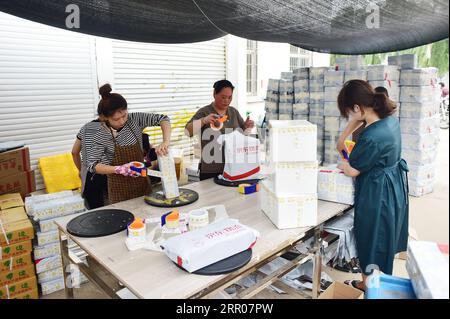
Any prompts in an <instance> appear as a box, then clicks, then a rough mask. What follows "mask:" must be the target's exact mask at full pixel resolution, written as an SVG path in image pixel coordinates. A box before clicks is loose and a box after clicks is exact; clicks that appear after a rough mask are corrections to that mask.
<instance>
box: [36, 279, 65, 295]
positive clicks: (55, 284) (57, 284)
mask: <svg viewBox="0 0 450 319" xmlns="http://www.w3.org/2000/svg"><path fill="white" fill-rule="evenodd" d="M64 287H65V285H64V278H58V279H55V280H52V281H48V282H43V283H41V290H42V295H43V296H45V295H48V294H51V293H53V292H56V291H60V290H63V289H64Z"/></svg>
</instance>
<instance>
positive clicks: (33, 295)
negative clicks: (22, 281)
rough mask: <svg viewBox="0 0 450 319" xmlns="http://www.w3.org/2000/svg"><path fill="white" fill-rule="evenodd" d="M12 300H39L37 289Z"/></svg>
mask: <svg viewBox="0 0 450 319" xmlns="http://www.w3.org/2000/svg"><path fill="white" fill-rule="evenodd" d="M13 299H39V294H38V290H37V289H33V290H32V291H30V292H24V293H21V294H20V295H17V296H15V297H13Z"/></svg>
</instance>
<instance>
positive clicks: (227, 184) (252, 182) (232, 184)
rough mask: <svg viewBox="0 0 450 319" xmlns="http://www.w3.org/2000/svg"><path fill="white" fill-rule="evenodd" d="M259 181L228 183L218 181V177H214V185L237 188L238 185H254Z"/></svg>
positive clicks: (249, 180) (248, 180) (221, 180)
mask: <svg viewBox="0 0 450 319" xmlns="http://www.w3.org/2000/svg"><path fill="white" fill-rule="evenodd" d="M259 181H260V180H259V179H247V180H243V181H236V182H230V181H226V180H223V179H220V178H219V177H218V176H216V177H214V183H216V184H218V185H221V186H227V187H238V186H239V185H240V184H256V183H258V182H259Z"/></svg>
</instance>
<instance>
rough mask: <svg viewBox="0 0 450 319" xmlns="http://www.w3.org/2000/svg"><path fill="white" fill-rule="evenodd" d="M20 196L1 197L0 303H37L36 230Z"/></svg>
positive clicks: (8, 195)
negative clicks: (32, 301) (34, 241)
mask: <svg viewBox="0 0 450 319" xmlns="http://www.w3.org/2000/svg"><path fill="white" fill-rule="evenodd" d="M23 206H24V203H23V200H22V197H21V194H19V193H15V194H6V195H0V299H25V298H26V299H31V298H32V299H37V298H38V290H37V283H36V282H37V281H36V272H35V268H34V263H33V260H32V256H31V253H32V244H31V240H32V239H33V238H34V231H33V226H32V224H31V222H30V220H29V219H28V216H27V215H26V213H25V209H24V207H23Z"/></svg>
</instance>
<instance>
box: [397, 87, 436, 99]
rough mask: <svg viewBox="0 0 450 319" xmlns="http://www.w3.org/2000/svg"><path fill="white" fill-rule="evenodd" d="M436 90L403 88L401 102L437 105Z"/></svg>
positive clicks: (429, 88) (401, 89) (401, 88)
mask: <svg viewBox="0 0 450 319" xmlns="http://www.w3.org/2000/svg"><path fill="white" fill-rule="evenodd" d="M436 94H437V93H436V89H435V88H434V87H432V86H401V87H400V102H402V103H403V102H410V103H436V102H437V95H436Z"/></svg>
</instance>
